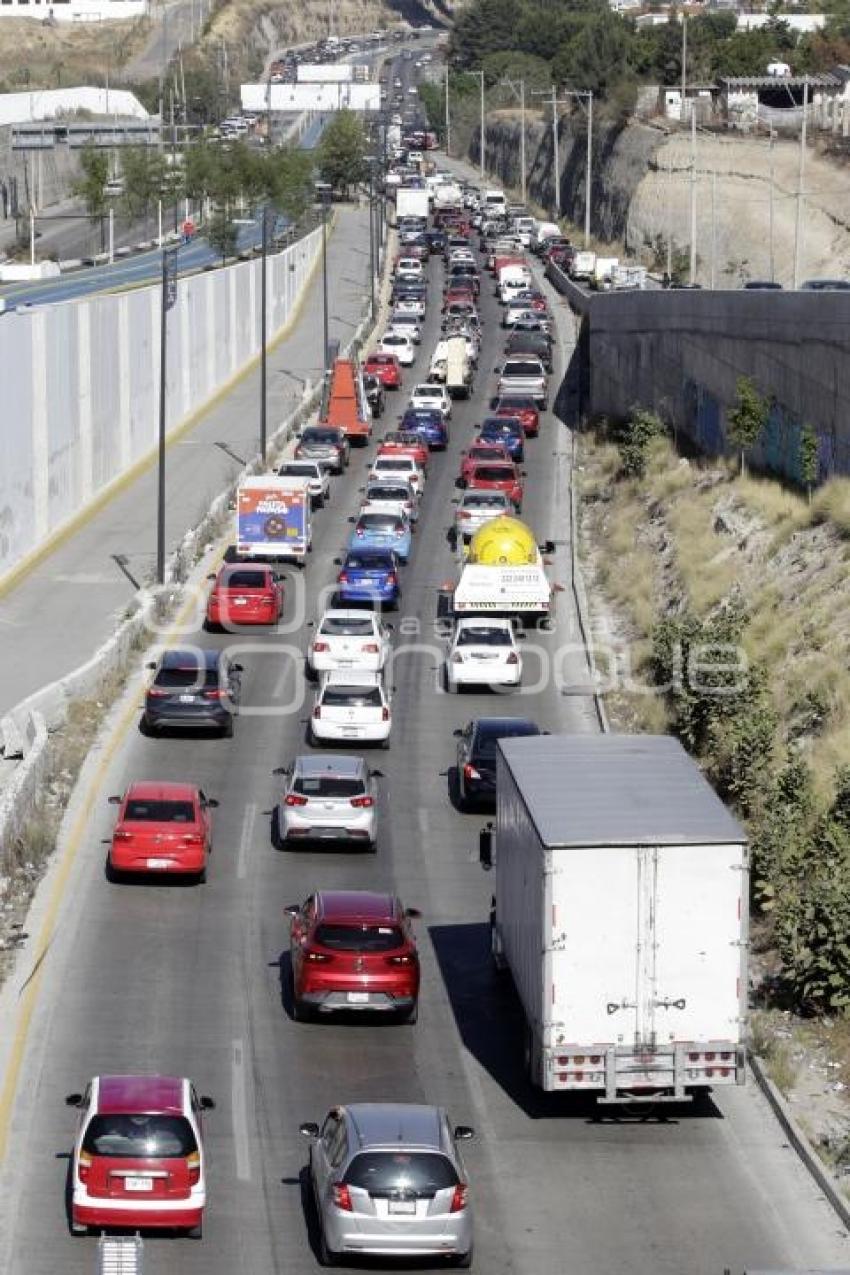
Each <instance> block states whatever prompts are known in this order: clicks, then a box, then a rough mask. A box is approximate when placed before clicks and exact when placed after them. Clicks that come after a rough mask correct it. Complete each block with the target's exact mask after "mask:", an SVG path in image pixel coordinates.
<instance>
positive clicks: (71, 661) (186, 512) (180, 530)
mask: <svg viewBox="0 0 850 1275" xmlns="http://www.w3.org/2000/svg"><path fill="white" fill-rule="evenodd" d="M368 233H369V213H368V208H367V209H355V208H353V207H350V206H340V207H339V208H338V209H337V221H336V227H335V229H334V231H333V233H332V234H331V237H330V240H329V246H328V295H329V303H330V304H329V316H328V317H329V332H330V337H331V339H332V340H333V339H338V340H339V341H340V342H342V343H344V342H346V341H347V340H349V339H350V337H351V335H352V333H353V332H354V330H355V328H356V327H357V325H358V324H359V322H360V320H361V318H362V316H363V312H364V307H365V305H366V303H367V299H368V293H369V282H368V280H369V248H368V242H369V239H368ZM12 321H13V322H14V319H13V320H12ZM2 322H3V320H0V323H2ZM0 330H1V329H0ZM322 340H323V336H322V278H321V270H320V269H319V270H318V271H317V272H316V274H315V275H314V277H313V280H312V281H311V284H310V287H309V292H308V294H307V297H306V300H305V302H304V304H303V306H302V309H301V312H300V314H299V316H298V319H297V322H296V323H295V325H294V327H293V329H292V331H291V332H290V333H289V334H288V335H287V336H286V338H285V339H284V340H282V341H281V342H280V343H279V344H278V345H277V346H275V348H274V349H273V350H271V351H270V353H269V356H268V386H269V400H268V401H269V423H270V428H271V427H273V426H274V425H275V424H276V423H277V422H279V421H281V420H283V419H284V417H286V416H287V415H288V414H289V412H291V411H292V410H293V409H294V407H295V406H296V405H297V402H298V401H299V400H300V398H301V395H302V393H303V389H304V383H305V381H307V380H309V381H311V382H312V383H313V384H315V383H316V381H317V380H318V379H319V377H320V376H321V367H322ZM259 393H260V391H259V371H258V370H257V369H255V370H253V371H252V372H250V373H249V374H248V375H246V376H245V377H244V378H243V379H242V380H241V381H240V382H238V384H237V385H236V386H235V387H234V388H233V389H232V390H231V391H230V392H229V393H227V394H225V395H223V396H222V397H220V398H217V399H215V400H214V401H213V403H212V404H211V406H210V408H209V409H208V410H207V412H206V413H205V414H204V415H203V416H202V417H201V418H200V419H199V421H198V422H197V424H195V425H194V426H193V427H192V429H191V430H189V431H188V432H187V433H185V434H183V435H182V436H181V437H180V438H179V439H178V440H177V441H176V442H174V443H173V444H172V445H171V446H170V447H169V449H168V453H167V513H166V543H167V547H168V551H169V552H170V551H171V550H172V549H173V548H175V547H176V546H177V544H179V542H180V540H181V539H182V537H183V535H184V534H185V532H186V531H187V529H188V528H189V527H192V526H195V525H196V524H197V523H198V522H199V521H200V519H201V518H202V517H203V515H204V513H205V512H206V510H207V508H208V507H209V505H210V503H211V501H212V500H213V499H214V497H215V496H216V495H218V493H219V492H220V491H222V490H223V489H224V488H226V487H227V486H228V485H229V483H230V482H232V481H233V479H234V478H235V476H236V475H237V473H238V472H239V469H240V465H239V464H238V463H237V460H235V459H234V457H241V458H248V457H250V456H252V455H254V454H255V453H256V451H257V448H258V446H259ZM217 443H224V444H225V446H226V448H227V449H228V450H223V449H222V448H220V447H218V446H216V444H217ZM155 535H156V472H155V470H154V469H153V468H150V469H148V470H146V471H145V472H144V473H143V474H142V475H141V476H139V477H138V478H136V479H135V480H134V481H132V482H131V483H130V484H129V485H128V486H126V487H125V488H123V489H122V490H121V491H120V492H119V493H118V494H117V495H115V496H114V497H113V498H112V499H111V500H110V501H109V503H108V504H107V505H105V506H104V507H103V508H102V509H100V510H98V512H97V513H96V514H95V515H94V516H93V517H92V518H91V519H90V520H89V521H88V522H86V523H85V524H84V525H83V526H82V527H80V528H79V529H78V530H77V531H75V532H73V533H72V534H70V535H69V536H68V537H67V538H66V539H65V540H63V541H61V542H60V544H59V545H58V546H57V548H56V549H55V550H54V551H53V552H52V553H51V554H50V555H49V556H48V557H47V558H45V559H44V561H42V562H40V563H38V564H37V565H36V566H35V567H34V568H33V569H32V570H31V571H30V572H29V573H28V574H27V575H26V576H24V577H23V578H22V579H20V580H19V581H18V582H17V583H16V584H15V585H14V586H13V587H12V588H11V589H10V590H9V591H8V592H7V593H5V594H4V595H2V596H0V635H2V638H3V641H4V644H8V646H7V648H6V649H14V651H15V659H14V660H8V659H7V660H3V661H0V713H3V712H5V711H6V710H7V709H9V708H11V707H13V706H14V705H15V704H16V703H18V702H20V700H22V699H23V698H25V697H26V696H27V695H29V694H31V693H32V692H33V691H35V690H37V689H38V688H39V687H41V686H43V685H44V684H45V683H46V682H50V681H53V680H54V679H55V678H58V677H62V676H63V675H64V674H66V673H69V672H71V670H72V669H75V668H77V667H78V666H79V665H80V664H82V663H83V662H84V661H86V660H88V659H89V658H90V657H91V655H92V654H93V652H94V651H95V650H96V648H97V647H98V646H99V645H100V644H101V643H102V642H103V641H105V640H106V638H107V637H108V636H109V634H110V633H111V632H112V630H113V628H114V626H115V623H116V621H117V619H118V618H119V617H120V616H121V615H122V614H123V613H124V612H125V610H126V608H127V606H128V605H129V603H130V602H131V600H132V597H133V587H132V585H131V583H130V582H129V581H128V579H127V578H126V577H125V576H124V575H123V574H122V572H121V570H120V569H119V567H118V566H117V565H116V563H115V561H114V557H113V555H125V556H126V557H127V559H128V569H129V570H130V572H131V573H132V574H133V575H134V576H135V578H136V579H138V580H143V581H144V580H147V579H148V578H149V577H150V574H151V571H152V568H153V565H154V562H155ZM45 607H46V608H47V609H48V612H49V616H50V619H49V623H47V624H42V623H39V622H38V621H37V620H36V618H35V617H37V616H39V615H40V614H43V612H44V609H45ZM57 635H59V636H58V640H57ZM0 1269H2V1267H0Z"/></svg>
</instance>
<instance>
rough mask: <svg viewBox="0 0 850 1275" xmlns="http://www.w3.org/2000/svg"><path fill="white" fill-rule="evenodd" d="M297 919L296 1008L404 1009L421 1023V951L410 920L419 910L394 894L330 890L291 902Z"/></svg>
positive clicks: (293, 940)
mask: <svg viewBox="0 0 850 1275" xmlns="http://www.w3.org/2000/svg"><path fill="white" fill-rule="evenodd" d="M286 914H287V915H288V916H290V917H291V918H292V921H291V929H290V935H289V942H290V953H291V958H292V983H291V990H292V1014H293V1017H294V1018H296V1019H298V1020H299V1021H303V1020H304V1019H306V1018H310V1017H312V1016H313V1015H314V1014H329V1013H334V1012H335V1011H337V1010H366V1011H375V1012H377V1013H385V1014H386V1013H391V1014H398V1015H400V1016H402V1017H403V1018H404V1020H405V1022H408V1023H415V1022H416V1017H417V1013H418V1008H419V956H418V954H417V951H416V940H415V938H414V936H413V930H412V928H411V925H410V920H411V918H412V917H416V916H419V913H418V912H417V911H416V909H415V908H406V909H405V908H403V907H402V905H401V901H400V900H399V899H397V898H396V897H395V896H394V895H392V894H379V893H375V892H373V891H371V890H322V891H317V893H315V894H311V895H310V897H309V899H307V900H306V901H305V902H304V903H302V904H300V905H299V904H297V903H296V904H293V905H292V906H291V907H288V908H286Z"/></svg>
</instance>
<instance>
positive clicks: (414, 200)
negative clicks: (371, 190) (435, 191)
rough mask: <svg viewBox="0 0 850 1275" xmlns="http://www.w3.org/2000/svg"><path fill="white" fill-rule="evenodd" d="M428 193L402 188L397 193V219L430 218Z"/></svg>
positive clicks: (406, 187) (411, 188)
mask: <svg viewBox="0 0 850 1275" xmlns="http://www.w3.org/2000/svg"><path fill="white" fill-rule="evenodd" d="M428 198H429V196H428V191H427V190H419V189H414V188H413V187H408V186H400V187H399V188H398V190H397V191H396V193H395V211H396V218H400V217H426V218H427V216H428Z"/></svg>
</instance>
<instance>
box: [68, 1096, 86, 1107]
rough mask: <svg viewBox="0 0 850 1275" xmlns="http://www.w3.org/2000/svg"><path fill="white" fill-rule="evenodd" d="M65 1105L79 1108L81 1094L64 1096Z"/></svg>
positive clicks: (81, 1100) (81, 1102)
mask: <svg viewBox="0 0 850 1275" xmlns="http://www.w3.org/2000/svg"><path fill="white" fill-rule="evenodd" d="M65 1105H66V1106H68V1107H81V1106H82V1105H83V1095H82V1094H81V1093H69V1094H66V1095H65Z"/></svg>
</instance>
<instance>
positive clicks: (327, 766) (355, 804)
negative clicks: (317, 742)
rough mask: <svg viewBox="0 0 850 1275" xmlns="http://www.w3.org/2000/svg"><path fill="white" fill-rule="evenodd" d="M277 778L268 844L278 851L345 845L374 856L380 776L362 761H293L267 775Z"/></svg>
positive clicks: (321, 757) (334, 757)
mask: <svg viewBox="0 0 850 1275" xmlns="http://www.w3.org/2000/svg"><path fill="white" fill-rule="evenodd" d="M272 773H273V774H275V775H282V776H283V777H284V778H283V785H282V791H281V794H280V798H279V800H278V803H277V806H276V807H275V810H274V813H273V816H272V841H273V842H274V844H275V846H276V847H277V848H278V849H280V850H291V849H294V848H295V846H297V845H298V843H299V842H301V843H303V842H305V841H306V842H315V841H337V842H338V841H345V842H348V844H349V845H352V846H362V847H363V848H364V849H365V850H372V851H374V850H375V849H376V847H377V835H378V790H377V786H376V784H375V780H376V779H382V778H383V775H382V773H381V771H380V770H372V769H371V767H370V766H368V765H367V763H366V762H365V761H364V760H363V758H362V757H353V756H351V755H350V754H349V755H339V754H336V753H319V754H308V755H306V756H302V757H296V758H295V760H294V761H293V762H291V763H290V764H289V765H288V766H280V767H278V768H277V769H276V770H274V771H273V772H272Z"/></svg>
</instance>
